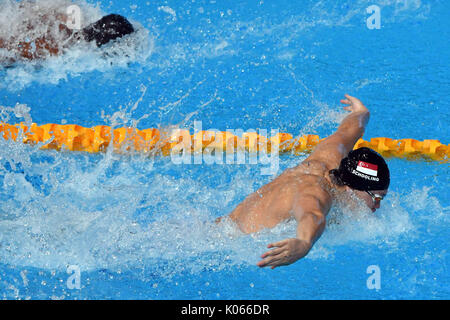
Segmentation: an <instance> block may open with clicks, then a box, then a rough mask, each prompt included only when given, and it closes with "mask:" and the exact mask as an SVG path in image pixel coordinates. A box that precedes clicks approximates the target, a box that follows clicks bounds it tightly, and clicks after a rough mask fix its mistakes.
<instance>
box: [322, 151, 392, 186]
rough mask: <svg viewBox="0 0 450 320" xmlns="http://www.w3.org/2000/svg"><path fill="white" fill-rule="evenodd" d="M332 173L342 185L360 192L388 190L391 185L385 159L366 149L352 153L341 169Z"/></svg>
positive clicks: (342, 163)
mask: <svg viewBox="0 0 450 320" xmlns="http://www.w3.org/2000/svg"><path fill="white" fill-rule="evenodd" d="M330 173H332V174H333V175H334V176H335V178H336V179H337V180H338V182H339V183H340V184H343V185H347V186H349V187H350V188H352V189H356V190H360V191H369V190H386V189H387V188H388V187H389V183H390V176H389V168H388V166H387V164H386V162H385V161H384V159H383V157H382V156H381V155H379V154H378V153H377V152H375V151H374V150H372V149H369V148H365V147H363V148H359V149H356V150H353V151H350V152H349V154H348V156H347V157H346V158H344V159H342V161H341V164H340V166H339V169H334V170H331V172H330Z"/></svg>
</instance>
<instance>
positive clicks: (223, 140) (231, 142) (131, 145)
mask: <svg viewBox="0 0 450 320" xmlns="http://www.w3.org/2000/svg"><path fill="white" fill-rule="evenodd" d="M0 137H3V139H5V140H14V141H17V140H18V139H19V140H22V142H23V143H27V144H41V149H55V150H68V151H83V152H90V153H96V152H104V151H106V149H107V148H108V147H109V145H110V144H111V141H112V143H113V148H114V149H113V150H114V151H115V152H120V153H127V152H139V153H144V154H149V155H164V156H167V155H170V154H171V153H174V152H175V153H176V152H181V151H182V150H183V149H184V150H187V149H189V148H190V149H191V151H192V152H194V153H195V152H203V151H204V150H211V149H215V150H216V151H222V152H227V153H230V152H231V153H233V152H236V151H238V150H241V151H244V150H245V151H246V152H250V153H254V152H260V151H265V152H271V151H272V150H273V151H276V150H278V152H279V153H280V154H285V153H291V154H295V155H299V154H302V153H305V152H310V151H311V150H313V149H314V147H315V146H316V145H317V144H318V143H319V142H320V141H321V140H323V139H320V138H319V136H317V135H304V136H300V137H293V135H291V134H289V133H278V134H276V135H275V136H273V137H265V136H262V135H259V134H258V133H256V132H245V133H243V134H242V135H241V136H237V135H234V134H233V133H232V132H228V131H225V132H221V131H200V132H197V133H195V134H193V135H191V134H190V132H189V130H183V129H177V130H164V129H155V128H150V129H144V130H138V129H136V128H129V127H123V128H115V129H113V128H111V127H109V126H95V127H92V128H85V127H82V126H79V125H75V124H65V125H60V124H53V123H49V124H44V125H40V126H38V125H37V124H35V123H32V124H31V125H29V126H27V125H25V124H24V123H20V124H15V125H11V124H7V123H0ZM19 137H20V138H19ZM359 147H369V148H372V149H374V150H375V151H377V152H379V153H380V154H382V155H383V156H386V157H398V158H406V159H419V158H425V159H430V160H437V161H441V160H448V159H449V153H450V145H445V144H442V143H441V142H440V141H439V140H424V141H419V140H414V139H398V140H394V139H390V138H384V137H381V138H372V139H371V140H370V141H365V140H362V139H359V140H358V142H357V143H356V144H355V149H356V148H359Z"/></svg>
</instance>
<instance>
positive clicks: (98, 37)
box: [82, 14, 134, 47]
mask: <svg viewBox="0 0 450 320" xmlns="http://www.w3.org/2000/svg"><path fill="white" fill-rule="evenodd" d="M133 32H134V28H133V25H132V24H131V23H130V22H129V21H128V20H127V19H126V18H124V17H122V16H121V15H118V14H110V15H107V16H104V17H103V18H101V19H100V20H98V21H97V22H94V23H92V24H90V25H89V26H87V27H86V28H84V29H83V30H82V33H83V36H84V39H85V40H86V41H88V42H91V41H94V40H95V43H96V44H97V46H98V47H101V46H102V45H104V44H106V43H108V42H109V41H112V40H115V39H117V38H121V37H123V36H125V35H127V34H130V33H133Z"/></svg>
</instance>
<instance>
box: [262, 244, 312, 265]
mask: <svg viewBox="0 0 450 320" xmlns="http://www.w3.org/2000/svg"><path fill="white" fill-rule="evenodd" d="M267 248H269V249H270V248H275V249H272V250H270V251H267V252H266V253H264V254H263V255H262V256H261V259H263V260H261V261H259V262H258V263H257V266H258V267H261V268H263V267H268V266H271V267H272V269H275V268H276V267H279V266H286V265H289V264H291V263H294V262H295V261H297V260H299V259H301V258H303V257H304V256H306V255H307V254H308V252H309V250H310V249H311V244H310V243H309V242H307V241H304V240H300V239H297V238H291V239H285V240H282V241H279V242H275V243H271V244H269V245H268V246H267Z"/></svg>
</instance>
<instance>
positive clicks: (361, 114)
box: [305, 94, 370, 169]
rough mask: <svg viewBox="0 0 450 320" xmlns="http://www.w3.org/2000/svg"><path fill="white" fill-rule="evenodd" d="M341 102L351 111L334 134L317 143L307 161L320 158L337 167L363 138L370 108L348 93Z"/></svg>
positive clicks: (330, 165) (331, 166)
mask: <svg viewBox="0 0 450 320" xmlns="http://www.w3.org/2000/svg"><path fill="white" fill-rule="evenodd" d="M341 103H343V104H345V105H347V106H346V107H344V110H347V111H350V112H351V113H350V114H349V115H347V116H346V117H345V118H344V120H342V122H341V124H340V125H339V127H338V129H337V131H336V132H335V133H334V134H332V135H330V136H329V137H328V138H326V139H325V140H323V141H322V142H321V143H319V144H318V145H317V147H316V148H315V149H314V152H313V153H312V154H311V155H310V156H309V157H308V158H307V159H306V160H305V161H311V160H319V161H321V162H323V163H326V164H327V165H328V166H329V167H330V169H334V168H337V167H338V166H339V163H340V162H341V160H342V159H343V158H345V157H346V156H347V154H348V153H349V152H350V151H352V150H353V147H354V146H355V143H356V142H357V141H358V140H359V139H360V138H362V136H363V134H364V131H365V129H366V126H367V123H368V122H369V118H370V113H369V110H368V109H367V108H366V107H365V106H364V104H363V103H362V102H361V101H360V100H359V99H357V98H355V97H352V96H350V95H348V94H346V95H345V99H342V100H341Z"/></svg>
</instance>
